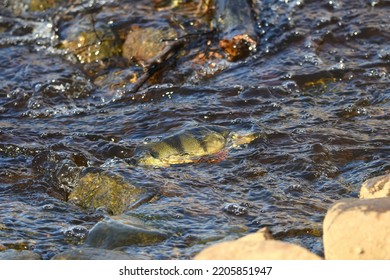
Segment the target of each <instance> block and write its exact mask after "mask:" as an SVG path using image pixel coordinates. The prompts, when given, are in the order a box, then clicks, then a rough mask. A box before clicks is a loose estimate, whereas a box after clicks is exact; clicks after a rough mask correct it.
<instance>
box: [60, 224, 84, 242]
mask: <svg viewBox="0 0 390 280" xmlns="http://www.w3.org/2000/svg"><path fill="white" fill-rule="evenodd" d="M87 233H88V229H87V228H86V227H83V226H79V225H78V226H72V227H70V228H67V229H65V230H64V235H65V236H66V237H70V238H72V237H76V238H79V239H84V238H85V237H86V235H87Z"/></svg>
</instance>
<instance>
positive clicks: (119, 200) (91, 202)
mask: <svg viewBox="0 0 390 280" xmlns="http://www.w3.org/2000/svg"><path fill="white" fill-rule="evenodd" d="M147 197H148V193H147V192H146V190H143V189H141V188H137V187H135V186H134V185H132V184H131V183H129V182H128V181H126V179H125V178H123V177H122V176H120V175H118V174H114V173H109V172H107V171H103V170H99V169H97V170H91V169H87V170H86V171H85V172H84V174H83V175H82V176H81V178H80V180H79V182H78V184H77V185H76V187H75V188H74V190H73V191H72V192H71V193H70V195H69V201H70V202H72V203H74V204H76V205H79V206H81V207H83V208H87V209H88V208H94V209H96V208H99V207H102V208H105V209H106V210H107V211H108V212H109V213H113V214H114V215H115V214H120V213H122V212H124V211H126V210H127V209H129V208H131V207H134V206H136V205H138V203H139V202H141V201H144V200H145V199H147Z"/></svg>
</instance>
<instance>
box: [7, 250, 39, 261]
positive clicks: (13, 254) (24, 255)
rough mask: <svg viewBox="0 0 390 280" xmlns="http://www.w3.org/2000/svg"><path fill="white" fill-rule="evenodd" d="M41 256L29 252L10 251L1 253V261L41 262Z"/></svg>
mask: <svg viewBox="0 0 390 280" xmlns="http://www.w3.org/2000/svg"><path fill="white" fill-rule="evenodd" d="M41 259H42V258H41V256H40V255H39V254H37V253H34V252H32V251H28V250H21V251H18V250H14V249H9V250H5V251H2V252H0V260H41Z"/></svg>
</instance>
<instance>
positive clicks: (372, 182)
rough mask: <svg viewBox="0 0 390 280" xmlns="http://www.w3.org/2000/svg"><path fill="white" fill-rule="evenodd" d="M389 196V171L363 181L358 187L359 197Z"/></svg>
mask: <svg viewBox="0 0 390 280" xmlns="http://www.w3.org/2000/svg"><path fill="white" fill-rule="evenodd" d="M389 196H390V173H389V174H387V175H383V176H379V177H375V178H371V179H369V180H367V181H365V182H364V183H363V185H362V188H361V189H360V195H359V197H360V198H380V197H389Z"/></svg>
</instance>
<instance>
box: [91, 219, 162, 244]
mask: <svg viewBox="0 0 390 280" xmlns="http://www.w3.org/2000/svg"><path fill="white" fill-rule="evenodd" d="M167 237H168V235H167V234H166V233H164V232H162V231H159V230H157V229H153V228H149V227H146V226H144V225H142V224H140V223H139V222H134V221H132V220H129V219H127V218H126V217H115V220H114V219H105V220H103V221H101V222H99V223H97V224H96V225H95V226H94V227H93V228H92V229H91V230H90V232H89V234H88V237H87V240H86V241H85V243H86V244H88V245H90V246H92V247H97V248H103V249H114V248H118V247H123V246H130V245H138V246H146V245H151V244H155V243H159V242H162V241H164V240H165V239H166V238H167Z"/></svg>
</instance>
